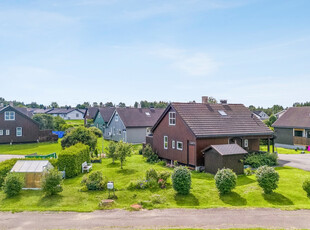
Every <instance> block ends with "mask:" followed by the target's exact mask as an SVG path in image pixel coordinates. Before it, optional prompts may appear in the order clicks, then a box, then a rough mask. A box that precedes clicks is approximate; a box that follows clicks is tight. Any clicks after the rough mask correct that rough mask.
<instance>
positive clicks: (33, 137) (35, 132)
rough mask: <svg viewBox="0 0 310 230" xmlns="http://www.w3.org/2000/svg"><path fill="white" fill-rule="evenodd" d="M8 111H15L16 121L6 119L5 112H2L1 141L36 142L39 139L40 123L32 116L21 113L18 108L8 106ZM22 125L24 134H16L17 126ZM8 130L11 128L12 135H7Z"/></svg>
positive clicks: (0, 117)
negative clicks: (28, 116)
mask: <svg viewBox="0 0 310 230" xmlns="http://www.w3.org/2000/svg"><path fill="white" fill-rule="evenodd" d="M6 111H15V120H14V121H5V120H4V114H5V112H2V113H0V130H3V135H2V136H0V143H10V142H12V143H25V142H36V141H37V140H38V139H39V125H38V124H37V123H35V122H34V121H33V120H32V119H31V118H27V117H25V115H21V114H19V113H18V112H16V110H14V109H10V108H8V109H7V110H6ZM17 127H22V136H21V137H17V136H16V128H17ZM6 130H10V135H6Z"/></svg>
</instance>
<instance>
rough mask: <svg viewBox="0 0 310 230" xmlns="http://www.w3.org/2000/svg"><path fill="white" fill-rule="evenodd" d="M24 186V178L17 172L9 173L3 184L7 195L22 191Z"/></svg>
mask: <svg viewBox="0 0 310 230" xmlns="http://www.w3.org/2000/svg"><path fill="white" fill-rule="evenodd" d="M23 186H24V180H23V177H22V176H21V175H18V174H17V173H9V174H8V175H7V176H6V178H5V180H4V184H3V191H4V193H5V194H6V195H7V197H13V196H16V195H18V194H19V193H20V191H21V190H22V188H23Z"/></svg>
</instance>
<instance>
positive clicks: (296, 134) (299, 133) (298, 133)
mask: <svg viewBox="0 0 310 230" xmlns="http://www.w3.org/2000/svg"><path fill="white" fill-rule="evenodd" d="M302 133H303V132H302V131H299V130H295V137H302Z"/></svg>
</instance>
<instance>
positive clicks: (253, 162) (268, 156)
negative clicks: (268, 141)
mask: <svg viewBox="0 0 310 230" xmlns="http://www.w3.org/2000/svg"><path fill="white" fill-rule="evenodd" d="M243 163H244V164H245V165H250V166H251V167H253V168H258V167H260V166H263V165H268V166H276V165H277V164H278V156H277V154H276V153H250V154H248V155H247V156H246V157H245V159H244V162H243Z"/></svg>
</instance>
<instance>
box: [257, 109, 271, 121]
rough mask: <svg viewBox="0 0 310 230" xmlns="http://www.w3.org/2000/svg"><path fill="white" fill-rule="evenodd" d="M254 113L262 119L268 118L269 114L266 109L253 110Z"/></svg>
mask: <svg viewBox="0 0 310 230" xmlns="http://www.w3.org/2000/svg"><path fill="white" fill-rule="evenodd" d="M253 113H254V115H255V116H256V117H257V118H259V119H260V120H262V121H263V120H268V119H269V116H268V114H267V113H265V112H264V111H253Z"/></svg>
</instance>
